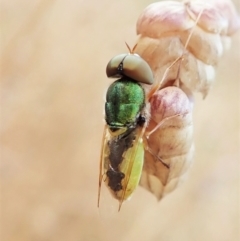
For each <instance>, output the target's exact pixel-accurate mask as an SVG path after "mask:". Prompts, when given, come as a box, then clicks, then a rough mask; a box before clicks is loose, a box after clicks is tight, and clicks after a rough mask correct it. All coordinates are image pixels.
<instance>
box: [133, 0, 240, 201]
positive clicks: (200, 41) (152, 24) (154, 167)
mask: <svg viewBox="0 0 240 241" xmlns="http://www.w3.org/2000/svg"><path fill="white" fill-rule="evenodd" d="M239 26H240V18H239V16H238V15H237V13H236V10H235V8H234V6H233V4H232V2H231V1H230V0H219V1H218V0H210V1H209V0H208V1H187V2H186V1H184V2H176V1H161V2H157V3H153V4H151V5H149V6H148V7H147V8H146V9H145V10H144V11H143V13H142V14H141V15H140V17H139V19H138V22H137V34H138V35H139V39H138V41H137V47H136V50H135V52H136V53H138V54H139V55H140V56H141V57H142V58H143V59H145V60H146V61H147V62H148V64H149V65H150V67H151V69H152V70H153V74H154V79H155V84H159V83H160V84H161V87H160V88H159V90H158V92H157V93H156V94H155V95H154V96H153V97H152V98H151V99H150V104H151V120H150V123H149V126H148V128H147V131H148V132H149V134H148V147H149V150H148V151H145V161H144V167H143V173H142V177H141V181H140V185H141V186H143V187H144V188H146V189H147V190H149V191H150V192H152V193H153V194H154V195H155V196H156V197H157V198H158V199H161V198H162V197H163V196H164V195H165V194H167V193H169V192H171V191H172V190H174V189H175V188H176V187H177V185H178V184H179V183H180V182H181V181H182V180H183V179H184V177H185V176H186V173H187V170H188V168H189V167H190V165H191V162H192V159H193V152H194V145H193V135H192V134H193V123H192V110H193V97H192V96H193V93H194V92H200V93H202V95H203V97H205V96H206V95H207V94H208V92H209V90H210V88H211V85H212V83H213V80H214V77H215V66H216V64H217V63H218V60H219V58H220V57H221V56H222V54H223V51H224V50H225V49H226V48H228V47H229V45H230V41H231V39H230V36H231V35H232V34H233V33H234V32H235V31H236V30H237V29H238V28H239ZM178 58H180V60H179V61H176V63H175V64H173V62H174V61H175V60H176V59H178ZM170 65H172V66H171V68H170V69H169V71H167V72H166V70H167V69H168V67H169V66H170ZM164 73H165V74H166V75H165V76H164ZM144 87H145V90H146V92H148V91H149V89H148V87H147V86H144ZM152 130H155V131H152ZM164 163H165V164H166V165H164Z"/></svg>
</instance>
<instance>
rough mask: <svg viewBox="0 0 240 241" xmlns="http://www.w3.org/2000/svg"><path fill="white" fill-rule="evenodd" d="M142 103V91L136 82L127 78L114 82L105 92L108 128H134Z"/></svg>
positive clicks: (143, 95) (143, 98)
mask: <svg viewBox="0 0 240 241" xmlns="http://www.w3.org/2000/svg"><path fill="white" fill-rule="evenodd" d="M144 103H145V94H144V90H143V88H142V86H141V85H140V84H139V83H138V82H136V81H134V80H132V79H130V78H128V77H123V78H121V79H119V80H116V81H115V82H114V83H112V84H111V85H110V87H109V88H108V91H107V97H106V103H105V112H106V122H107V124H108V125H109V126H110V128H111V127H112V128H121V127H134V126H135V125H136V121H137V117H138V116H139V114H140V112H141V110H142V108H143V107H144Z"/></svg>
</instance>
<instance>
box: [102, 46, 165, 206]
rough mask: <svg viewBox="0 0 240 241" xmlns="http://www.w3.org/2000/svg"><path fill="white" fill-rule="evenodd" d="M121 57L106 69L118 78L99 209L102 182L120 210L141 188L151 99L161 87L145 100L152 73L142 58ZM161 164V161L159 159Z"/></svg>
mask: <svg viewBox="0 0 240 241" xmlns="http://www.w3.org/2000/svg"><path fill="white" fill-rule="evenodd" d="M127 47H128V49H129V54H120V55H117V56H115V57H114V58H112V59H111V60H110V61H109V63H108V65H107V69H106V72H107V76H108V77H111V78H119V79H117V80H116V81H115V82H113V83H112V84H111V85H110V87H109V88H108V90H107V94H106V103H105V115H106V116H105V120H106V125H105V127H104V133H103V140H102V150H101V158H100V172H99V191H98V206H99V202H100V192H101V185H102V181H104V182H105V183H106V185H107V187H108V189H109V190H110V192H111V194H112V195H113V197H114V198H116V199H117V200H119V210H120V208H121V205H122V203H123V201H124V200H127V199H128V198H129V197H130V196H131V194H132V193H133V191H134V190H135V189H136V187H137V186H138V184H139V181H140V178H141V173H142V168H143V163H144V152H145V150H147V151H149V152H151V150H150V149H149V148H148V147H147V146H148V145H147V139H146V138H145V134H146V133H145V132H146V128H147V125H148V122H149V117H150V106H149V99H150V98H151V96H152V95H154V93H155V91H156V90H157V89H158V88H159V86H155V87H154V88H152V90H151V91H150V92H149V95H148V96H146V94H145V90H144V88H143V87H142V85H141V84H147V85H152V84H153V73H152V70H151V68H150V67H149V65H148V64H147V62H146V61H145V60H143V59H142V58H141V57H140V56H139V55H137V54H134V49H135V48H136V45H135V47H134V48H133V49H132V50H131V49H130V47H129V46H128V45H127ZM160 161H162V160H161V159H160Z"/></svg>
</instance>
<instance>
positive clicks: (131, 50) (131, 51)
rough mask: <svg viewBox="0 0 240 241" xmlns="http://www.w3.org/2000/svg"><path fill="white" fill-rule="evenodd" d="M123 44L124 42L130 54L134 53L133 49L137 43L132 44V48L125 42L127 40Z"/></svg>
mask: <svg viewBox="0 0 240 241" xmlns="http://www.w3.org/2000/svg"><path fill="white" fill-rule="evenodd" d="M125 44H126V46H127V48H128V50H129V53H130V54H134V50H135V49H136V47H137V43H136V44H135V45H134V47H133V48H132V49H131V48H130V47H129V45H128V44H127V42H125Z"/></svg>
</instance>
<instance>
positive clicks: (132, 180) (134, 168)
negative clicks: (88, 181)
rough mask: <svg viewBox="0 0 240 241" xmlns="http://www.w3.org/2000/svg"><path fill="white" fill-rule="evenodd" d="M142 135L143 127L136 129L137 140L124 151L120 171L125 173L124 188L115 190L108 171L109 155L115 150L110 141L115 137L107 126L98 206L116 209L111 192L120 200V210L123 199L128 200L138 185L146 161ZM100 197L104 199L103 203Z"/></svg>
mask: <svg viewBox="0 0 240 241" xmlns="http://www.w3.org/2000/svg"><path fill="white" fill-rule="evenodd" d="M141 136H142V128H138V129H137V130H136V137H135V140H134V141H133V143H132V145H131V147H129V148H128V149H126V151H125V152H124V153H123V158H122V162H121V164H120V165H119V172H121V173H123V174H124V178H123V179H122V181H121V185H122V188H121V190H119V191H114V190H112V189H111V187H110V186H111V185H110V184H109V181H110V180H109V177H108V176H107V172H108V171H109V170H111V162H110V159H109V157H110V153H111V151H113V150H111V148H110V145H109V143H110V142H111V141H112V138H113V137H112V136H111V133H110V132H109V130H108V128H107V126H105V128H104V133H103V139H102V150H101V158H100V171H99V190H98V207H99V206H102V205H104V209H107V206H109V207H108V209H109V210H111V209H114V208H115V205H114V204H113V203H112V201H111V199H110V198H109V194H111V196H112V197H114V198H115V199H117V200H118V201H119V202H118V203H119V205H118V210H120V208H121V205H122V203H123V201H125V200H127V199H128V198H129V197H130V196H131V194H132V193H133V192H134V190H135V189H136V187H137V186H138V184H139V181H140V177H141V173H142V168H143V162H144V145H143V143H142V138H141ZM102 182H104V183H105V185H102ZM106 188H107V189H108V190H107V191H108V192H107V191H106ZM101 194H103V195H101ZM100 199H102V200H101V204H100ZM103 202H104V203H103ZM105 202H107V203H105ZM116 210H117V209H116Z"/></svg>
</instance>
